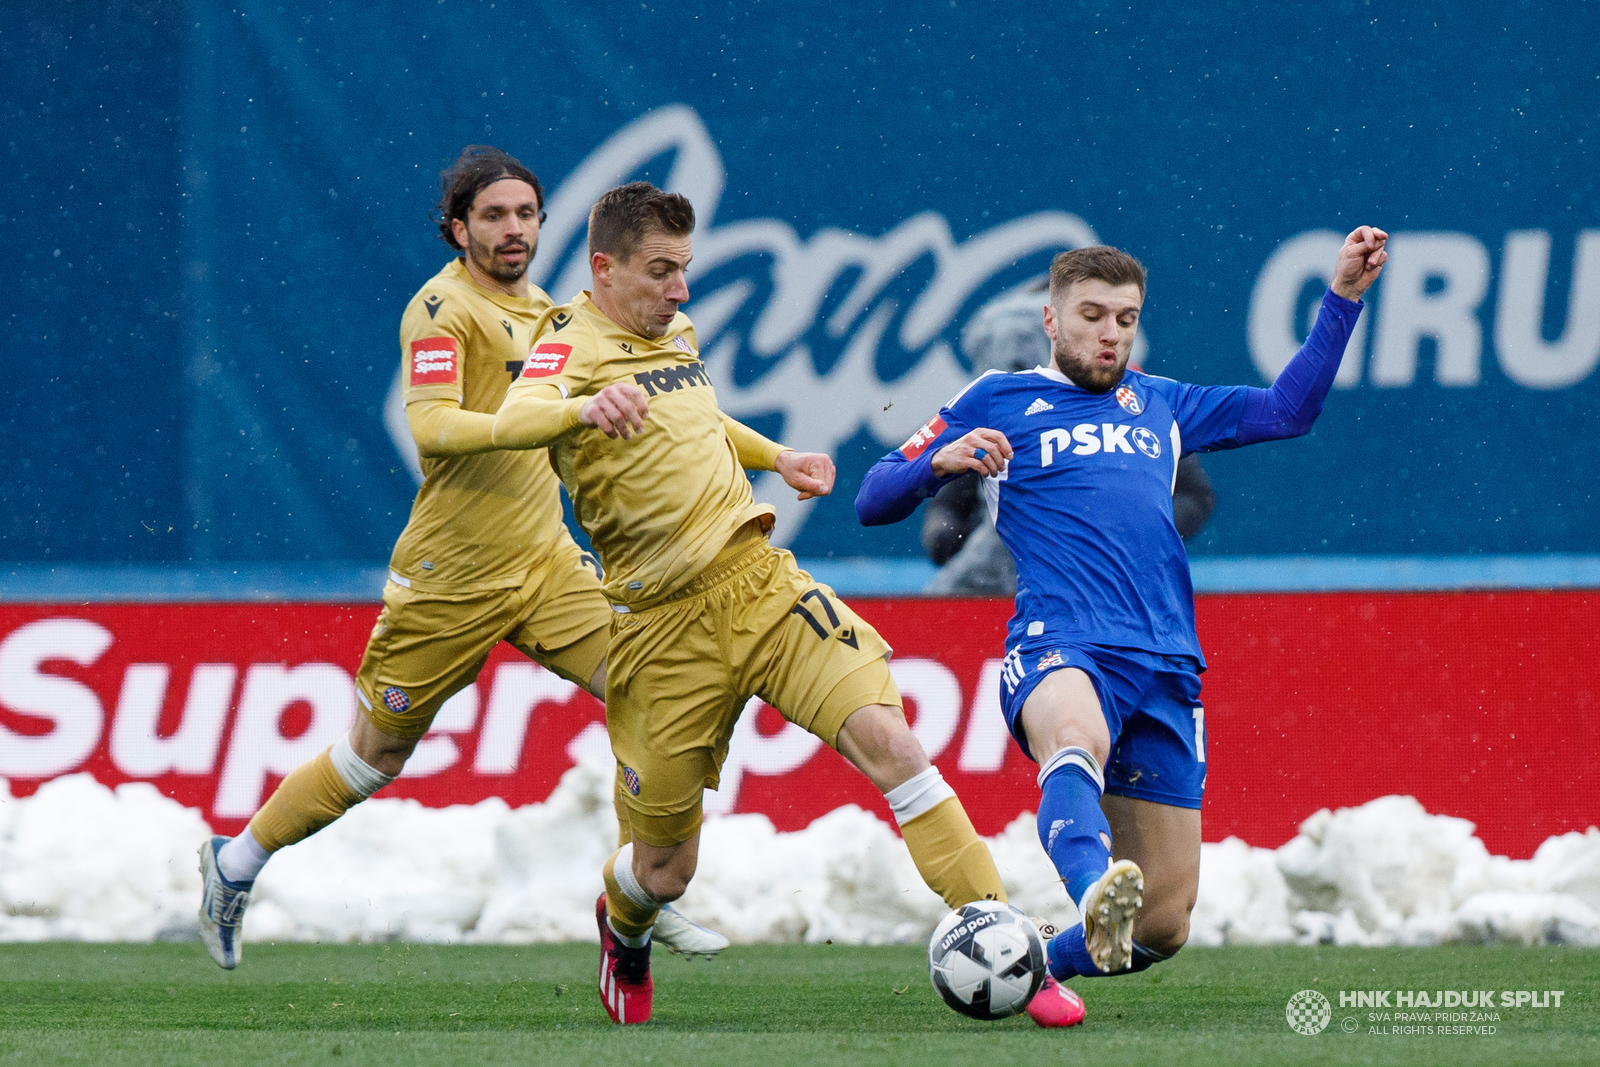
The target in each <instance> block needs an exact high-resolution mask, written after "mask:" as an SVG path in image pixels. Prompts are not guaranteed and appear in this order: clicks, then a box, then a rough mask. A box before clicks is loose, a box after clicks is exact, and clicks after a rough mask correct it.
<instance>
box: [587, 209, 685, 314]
mask: <svg viewBox="0 0 1600 1067" xmlns="http://www.w3.org/2000/svg"><path fill="white" fill-rule="evenodd" d="M693 256H694V252H693V248H692V247H691V241H690V237H689V235H688V234H684V235H683V236H682V237H674V236H673V235H671V234H668V233H661V232H659V231H651V232H649V233H647V234H645V236H644V237H643V238H641V239H640V241H639V245H638V247H637V248H635V249H634V250H633V254H632V255H630V256H629V257H628V258H627V259H625V260H624V259H618V258H615V257H613V256H606V255H605V254H604V253H601V254H600V255H598V256H596V259H600V258H601V257H603V258H604V259H605V260H606V263H605V268H604V269H605V273H606V286H607V288H608V289H609V290H610V297H611V299H610V304H611V306H612V308H613V309H615V311H616V312H617V314H618V316H620V317H619V318H618V321H617V325H619V326H621V327H623V328H624V329H627V330H629V331H631V332H633V333H636V334H638V335H639V336H640V337H660V336H662V335H663V334H665V333H666V332H667V327H669V326H671V325H672V320H673V317H674V316H676V315H677V314H678V305H679V304H682V303H683V302H685V301H686V300H688V299H689V281H688V277H687V273H688V270H689V260H690V259H692V258H693Z"/></svg>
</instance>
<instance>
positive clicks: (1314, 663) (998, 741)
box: [0, 592, 1600, 857]
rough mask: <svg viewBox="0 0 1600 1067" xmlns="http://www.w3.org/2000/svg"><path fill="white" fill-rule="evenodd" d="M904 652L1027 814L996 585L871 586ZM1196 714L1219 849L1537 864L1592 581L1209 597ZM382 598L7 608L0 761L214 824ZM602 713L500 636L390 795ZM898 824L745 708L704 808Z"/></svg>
mask: <svg viewBox="0 0 1600 1067" xmlns="http://www.w3.org/2000/svg"><path fill="white" fill-rule="evenodd" d="M851 602H852V604H853V605H854V606H855V607H856V608H857V610H858V611H860V612H861V614H862V615H863V616H864V617H866V618H867V619H868V620H869V621H871V622H872V623H873V625H875V626H877V627H878V628H879V630H880V631H881V632H882V633H883V635H884V636H885V637H886V638H887V639H888V640H889V642H890V643H891V644H892V645H893V646H894V647H895V649H896V654H895V657H894V659H893V660H892V667H893V670H894V675H895V679H896V681H897V683H898V684H899V687H900V690H901V693H902V695H903V696H904V697H905V699H906V705H907V714H908V717H909V719H910V721H911V724H912V729H913V731H914V732H915V733H916V734H917V736H918V738H919V739H920V740H921V742H922V745H923V747H924V748H925V749H926V750H927V752H928V754H929V755H930V756H931V757H933V759H934V760H935V762H936V763H937V764H938V765H939V766H940V768H941V769H942V771H943V773H944V775H945V777H946V778H947V779H948V780H949V782H950V783H951V784H952V785H953V786H954V787H955V789H956V790H957V792H958V793H959V794H960V795H961V797H962V799H963V802H964V803H965V804H966V806H967V809H968V811H969V812H970V813H971V814H972V818H973V821H974V823H975V824H976V825H977V827H978V829H979V831H980V832H982V833H985V834H993V833H996V832H998V831H999V830H1000V829H1001V828H1002V827H1004V826H1005V825H1006V824H1007V823H1009V822H1011V821H1012V820H1013V819H1015V818H1016V817H1017V816H1018V815H1019V814H1022V813H1024V812H1031V811H1033V810H1034V807H1035V805H1036V800H1037V796H1038V791H1037V788H1036V786H1035V785H1034V781H1033V777H1034V774H1035V773H1036V770H1037V769H1036V768H1035V767H1034V765H1033V764H1032V763H1030V762H1029V761H1028V760H1027V759H1026V757H1024V756H1023V755H1022V754H1021V752H1020V751H1019V750H1018V749H1017V747H1016V745H1015V744H1014V743H1013V742H1012V741H1011V739H1010V738H1009V736H1008V735H1007V733H1006V729H1005V724H1004V722H1003V721H1002V719H1001V716H1000V711H999V700H998V697H999V690H998V685H999V676H1000V668H1001V657H1002V655H1003V649H1002V646H1001V642H1002V639H1003V636H1004V623H1005V620H1006V618H1007V617H1008V616H1009V615H1010V613H1011V605H1010V603H1009V602H1006V601H1000V600H920V599H852V601H851ZM1197 609H1198V619H1199V629H1200V635H1201V640H1202V642H1203V644H1204V646H1205V648H1206V651H1207V656H1208V659H1209V661H1210V664H1211V669H1210V670H1209V671H1208V672H1207V673H1206V675H1205V691H1204V693H1203V695H1202V701H1203V707H1202V708H1198V709H1196V715H1195V729H1196V730H1197V731H1199V732H1200V733H1201V735H1202V737H1203V740H1204V743H1205V752H1206V756H1207V763H1208V782H1207V794H1206V806H1205V809H1204V820H1205V839H1206V840H1208V841H1217V840H1221V839H1223V838H1224V837H1227V836H1230V835H1231V836H1238V837H1241V838H1243V839H1244V840H1245V841H1247V842H1249V843H1250V844H1253V845H1258V846H1263V847H1277V846H1278V845H1281V844H1282V843H1283V842H1284V841H1287V840H1288V839H1289V838H1291V837H1292V836H1293V835H1294V832H1295V829H1296V827H1297V826H1298V825H1299V823H1300V821H1301V820H1302V819H1304V818H1306V817H1307V816H1309V815H1311V814H1312V813H1313V812H1315V811H1316V810H1317V809H1319V808H1322V807H1338V806H1353V805H1357V804H1361V803H1364V802H1366V801H1368V800H1371V799H1373V798H1375V797H1378V796H1384V795H1389V794H1395V793H1399V794H1410V795H1412V796H1415V797H1416V798H1417V799H1418V800H1420V801H1421V802H1422V804H1423V806H1424V807H1426V808H1427V809H1428V810H1429V811H1431V812H1434V813H1438V814H1446V815H1455V816H1460V817H1463V818H1467V819H1470V820H1472V821H1473V822H1475V823H1476V824H1477V827H1478V835H1479V837H1480V838H1481V839H1482V840H1483V841H1484V843H1485V844H1486V845H1488V847H1489V848H1490V850H1491V851H1493V852H1496V853H1500V854H1507V855H1511V856H1514V857H1518V856H1526V855H1529V854H1531V852H1532V850H1533V849H1534V848H1535V847H1537V846H1538V844H1539V843H1541V842H1542V841H1544V840H1545V839H1546V838H1547V837H1549V836H1550V835H1552V834H1557V833H1562V832H1565V831H1568V830H1583V829H1584V828H1586V827H1587V826H1590V825H1593V824H1596V823H1600V769H1597V768H1596V767H1595V765H1594V763H1593V760H1592V753H1594V752H1595V751H1597V750H1600V680H1597V679H1596V676H1595V674H1594V671H1593V668H1592V653H1593V634H1594V633H1596V632H1600V596H1597V595H1596V594H1593V593H1576V592H1574V593H1463V594H1449V595H1421V594H1398V595H1387V594H1386V595H1372V594H1307V595H1283V596H1209V597H1201V598H1199V600H1198V603H1197ZM375 617H376V608H375V607H374V606H372V605H353V606H339V605H325V604H280V605H255V604H252V605H238V604H228V605H208V604H194V605H163V606H129V605H90V606H82V607H70V606H63V605H52V606H48V607H46V606H0V777H4V778H7V779H9V781H10V788H11V790H12V792H13V794H14V795H28V794H30V793H31V792H32V791H33V790H34V789H36V788H37V787H38V785H39V784H40V783H41V782H43V781H45V780H48V779H50V778H54V777H57V776H59V775H64V774H71V773H76V772H80V771H88V772H90V773H92V774H93V775H94V776H95V777H96V778H97V779H98V780H100V781H102V782H104V783H106V784H108V785H114V784H118V783H121V782H128V781H149V782H151V783H153V784H154V785H155V786H156V787H157V788H159V789H160V790H161V791H162V792H164V793H166V794H167V795H169V796H172V797H174V798H175V799H177V800H178V801H180V802H182V803H184V804H186V805H190V806H193V807H196V808H199V809H200V810H201V811H202V812H203V813H204V814H205V816H206V818H207V819H208V820H209V821H210V822H211V824H212V825H213V826H214V827H215V828H216V829H218V830H219V831H220V832H224V833H231V832H236V831H237V829H238V828H239V827H240V826H242V825H243V823H244V820H246V819H247V818H248V817H249V815H250V814H251V813H252V812H253V811H254V810H255V809H256V807H257V806H258V805H259V804H260V803H261V802H262V800H264V799H265V797H266V796H267V794H268V792H269V791H270V790H271V789H272V788H273V787H274V786H275V785H276V783H277V782H278V780H279V779H280V778H281V777H282V776H283V775H284V774H286V773H287V772H288V771H290V770H292V769H293V768H294V767H296V766H298V765H299V764H300V763H302V762H304V761H305V760H307V759H309V758H311V757H312V756H314V755H315V754H316V753H317V752H318V751H320V750H321V749H322V748H323V747H325V746H326V745H328V744H331V743H332V742H333V741H334V740H335V739H336V738H337V737H338V736H339V735H340V734H341V733H343V732H344V731H345V730H346V729H347V728H348V726H349V724H350V722H351V721H352V718H353V716H354V715H355V713H356V702H355V696H354V690H353V687H352V684H351V677H352V674H353V672H354V670H355V667H356V664H357V662H358V661H359V659H360V655H361V649H362V647H363V645H364V643H365V640H366V636H367V633H368V631H369V630H370V628H371V626H372V622H373V620H374V618H375ZM603 720H604V713H603V710H602V708H601V706H600V704H599V703H598V702H597V701H595V700H594V699H592V698H591V697H589V696H588V695H586V694H584V693H582V692H581V691H579V690H578V689H577V688H576V687H575V686H573V685H572V684H571V683H569V682H566V681H564V680H562V679H560V678H558V677H556V676H555V675H553V674H551V673H549V672H547V671H545V670H543V669H542V668H539V667H538V666H536V665H535V664H533V663H531V662H529V661H528V660H526V659H524V658H523V657H522V656H521V655H520V654H518V653H516V652H515V651H514V650H512V649H511V648H509V647H508V646H505V645H501V646H500V647H499V648H498V649H497V650H496V652H495V653H494V654H493V655H492V656H491V657H490V660H489V663H488V666H487V667H486V668H485V669H484V671H483V673H482V675H481V676H480V679H479V681H478V683H477V684H476V685H473V686H471V687H469V688H467V689H465V690H463V691H462V692H461V693H460V694H458V695H457V696H456V697H454V698H452V700H451V701H450V702H449V703H447V704H446V706H445V707H444V709H443V710H442V711H441V713H440V714H439V716H438V718H437V720H436V721H435V723H434V728H433V731H432V732H431V733H430V734H429V735H428V736H427V737H426V738H425V739H423V741H422V742H421V743H420V744H419V746H418V748H417V751H416V753H415V754H414V755H413V756H412V758H411V761H410V763H409V764H408V765H407V768H406V771H405V774H404V776H403V777H402V778H401V779H400V780H399V781H397V782H396V783H395V784H394V785H392V786H390V787H388V788H387V789H386V790H385V791H384V792H383V793H382V794H380V795H382V796H400V797H415V798H416V799H418V800H420V801H421V802H423V803H424V804H427V805H429V806H443V805H447V804H455V803H472V802H475V801H478V800H482V799H484V798H486V797H491V796H498V797H502V798H504V799H505V800H506V801H507V802H508V803H510V804H512V805H513V806H516V805H521V804H528V803H533V802H536V801H540V800H543V799H544V798H545V797H547V796H548V795H549V793H550V792H551V790H552V789H553V788H554V787H555V785H556V782H557V781H558V780H559V778H560V776H561V775H562V773H563V772H565V771H566V770H567V769H568V768H569V767H571V766H572V765H573V764H574V763H575V762H578V761H579V760H580V759H602V760H603V759H606V758H608V757H609V746H608V744H607V741H606V736H605V730H604V723H603ZM850 803H854V804H859V805H861V806H863V807H866V808H868V809H869V810H873V811H876V812H877V813H878V814H879V815H880V817H882V818H883V819H884V820H885V821H886V822H887V821H890V818H889V812H888V809H887V807H886V806H885V805H884V804H883V801H882V798H881V797H879V796H878V795H877V793H876V791H875V790H874V789H873V788H872V787H871V785H870V784H869V783H868V782H867V781H866V780H865V779H864V778H863V777H862V776H861V775H859V774H858V773H857V772H856V771H855V770H854V769H852V768H850V767H849V766H848V765H847V764H846V763H845V762H844V761H843V760H842V759H841V758H840V757H838V756H837V755H836V754H835V753H833V752H832V751H830V750H828V749H826V748H825V747H824V746H823V745H822V743H821V742H820V741H819V740H817V739H816V738H815V737H812V736H811V735H810V734H807V733H805V732H804V731H802V730H800V729H799V728H798V727H795V726H793V725H791V724H788V723H785V722H784V721H783V720H782V719H781V717H779V716H778V714H777V713H776V712H775V711H773V710H772V709H770V708H766V707H764V706H762V705H761V703H760V701H752V703H751V705H750V706H749V707H748V708H747V709H746V712H745V714H744V715H743V716H742V717H741V719H740V721H739V725H738V728H737V730H736V733H735V736H734V741H733V744H732V746H731V751H730V754H729V758H728V761H727V764H726V765H725V767H724V769H723V774H722V784H721V788H720V789H719V790H718V791H716V792H708V793H707V794H706V809H707V811H708V812H709V813H711V814H713V815H716V814H726V813H729V812H760V813H763V814H765V815H767V816H768V817H769V818H771V819H772V821H773V822H774V824H775V825H777V827H778V828H779V829H784V830H793V829H799V828H802V827H804V826H806V825H808V824H809V823H810V822H811V821H812V820H813V819H815V818H816V817H818V816H820V815H822V814H825V813H826V812H828V811H831V810H833V809H834V808H836V807H839V806H840V805H843V804H850Z"/></svg>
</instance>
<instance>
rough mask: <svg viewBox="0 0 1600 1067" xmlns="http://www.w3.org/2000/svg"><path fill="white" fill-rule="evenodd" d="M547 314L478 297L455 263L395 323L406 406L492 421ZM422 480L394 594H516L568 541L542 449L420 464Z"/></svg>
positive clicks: (532, 305)
mask: <svg viewBox="0 0 1600 1067" xmlns="http://www.w3.org/2000/svg"><path fill="white" fill-rule="evenodd" d="M549 307H550V298H549V296H547V295H546V294H545V292H544V291H543V290H542V289H539V288H537V287H531V288H530V293H529V295H528V296H527V297H525V298H518V297H514V296H507V295H506V294H504V293H497V292H494V291H492V290H489V289H484V288H482V287H481V286H479V285H478V284H477V283H475V282H474V281H473V280H472V276H471V275H469V274H468V273H467V268H466V264H465V263H463V262H462V261H461V260H460V259H455V260H452V261H451V262H450V265H449V266H447V267H445V268H444V269H443V270H441V271H440V272H439V273H438V274H436V275H434V276H433V277H432V278H430V279H429V280H428V283H427V284H426V285H424V286H423V287H422V288H421V289H420V290H419V291H418V292H417V295H416V296H414V297H412V298H411V303H409V304H407V305H406V310H405V314H404V315H403V316H402V317H401V319H400V359H401V372H402V374H403V376H404V383H405V400H406V403H408V404H410V403H412V402H414V401H418V400H428V399H434V398H444V399H454V400H459V401H460V402H461V407H462V410H464V411H477V412H483V413H485V414H490V415H492V414H494V412H495V411H496V410H497V409H498V408H499V407H500V402H501V401H502V400H503V399H505V395H506V387H507V386H509V385H510V384H511V382H512V380H513V379H514V378H515V376H516V375H517V373H519V372H520V371H521V370H522V367H523V363H524V361H525V359H526V357H527V355H528V347H529V344H530V342H531V340H532V338H533V328H534V325H535V323H536V322H537V321H538V319H539V316H540V314H541V313H542V312H544V311H545V310H546V309H547V308H549ZM422 473H423V483H422V488H421V490H419V491H418V493H417V499H416V502H415V503H414V504H412V506H411V521H410V522H408V523H407V524H406V528H405V532H403V533H402V534H401V535H400V540H399V541H398V542H396V544H395V546H394V555H393V556H392V557H391V558H390V561H389V567H390V569H391V570H392V571H393V572H394V575H395V577H396V578H397V580H400V582H401V584H408V583H409V585H410V586H411V587H412V588H415V589H419V590H423V591H425V592H435V593H468V592H478V591H482V590H485V589H501V588H506V587H510V586H519V585H521V584H522V582H523V580H524V579H525V578H526V577H527V574H528V572H529V570H531V569H532V568H533V566H534V565H535V564H537V563H538V562H539V560H540V559H542V558H543V556H544V554H545V553H546V552H547V551H548V549H549V547H550V546H551V544H552V543H553V542H554V541H555V540H557V539H558V538H562V537H567V536H570V535H568V534H567V532H566V527H565V526H564V525H563V524H562V521H561V498H560V494H559V491H558V490H557V488H556V478H555V473H554V471H552V470H551V469H550V460H549V457H548V456H547V455H546V454H545V453H544V452H543V451H542V450H537V451H530V452H500V451H495V452H484V453H480V454H477V455H470V456H432V457H427V456H425V457H423V459H422Z"/></svg>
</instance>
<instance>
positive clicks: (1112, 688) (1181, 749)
mask: <svg viewBox="0 0 1600 1067" xmlns="http://www.w3.org/2000/svg"><path fill="white" fill-rule="evenodd" d="M1199 666H1200V665H1199V663H1197V662H1195V660H1194V659H1193V658H1192V657H1189V656H1163V655H1160V654H1159V653H1155V652H1142V651H1139V650H1138V649H1132V648H1108V647H1106V646H1103V645H1064V644H1062V643H1061V642H1060V640H1059V639H1058V638H1052V637H1050V636H1048V635H1042V636H1039V637H1030V638H1024V639H1023V641H1022V642H1021V643H1020V644H1017V645H1014V646H1012V647H1011V648H1008V649H1007V650H1006V658H1005V660H1004V662H1003V664H1002V667H1001V671H1000V710H1001V712H1002V713H1003V714H1004V715H1005V717H1006V726H1007V728H1008V729H1010V731H1011V736H1012V737H1014V738H1016V739H1017V744H1018V745H1021V746H1022V751H1023V753H1024V754H1025V755H1027V757H1028V758H1029V759H1033V753H1031V752H1029V751H1028V739H1027V738H1026V737H1025V736H1024V735H1023V732H1022V724H1021V722H1020V721H1019V719H1020V717H1021V715H1022V705H1023V704H1024V703H1025V702H1026V701H1027V699H1028V695H1029V694H1030V693H1032V692H1033V689H1034V687H1035V686H1037V685H1038V684H1039V683H1040V682H1041V681H1042V680H1043V679H1044V676H1045V675H1047V674H1049V673H1050V672H1051V671H1058V670H1061V669H1063V668H1066V667H1076V668H1077V669H1078V670H1080V671H1083V672H1084V673H1085V674H1087V675H1088V676H1089V680H1090V681H1091V682H1093V683H1094V691H1095V693H1096V695H1098V696H1099V698H1100V710H1101V711H1102V712H1103V713H1104V714H1105V717H1106V725H1107V726H1108V727H1110V729H1111V757H1110V758H1109V759H1108V760H1107V761H1106V766H1105V774H1106V792H1107V793H1110V794H1111V795H1113V796H1119V797H1133V798H1134V799H1136V800H1149V801H1153V802H1155V803H1157V804H1170V805H1172V806H1174V807H1179V808H1198V807H1199V806H1200V799H1201V797H1202V796H1203V795H1204V794H1205V788H1206V747H1205V745H1206V742H1205V712H1204V710H1203V709H1202V708H1201V706H1200V675H1199V672H1198V669H1197V668H1198V667H1199Z"/></svg>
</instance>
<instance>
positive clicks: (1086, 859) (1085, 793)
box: [1039, 748, 1111, 904]
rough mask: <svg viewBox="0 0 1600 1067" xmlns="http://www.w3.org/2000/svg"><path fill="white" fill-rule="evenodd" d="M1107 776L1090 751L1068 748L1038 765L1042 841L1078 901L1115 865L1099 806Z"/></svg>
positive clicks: (1040, 833) (1108, 834)
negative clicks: (1096, 880)
mask: <svg viewBox="0 0 1600 1067" xmlns="http://www.w3.org/2000/svg"><path fill="white" fill-rule="evenodd" d="M1104 788H1105V780H1104V778H1103V777H1102V776H1101V774H1100V765H1099V763H1097V762H1096V761H1095V758H1094V757H1093V756H1092V755H1090V754H1089V752H1088V751H1087V750H1086V749H1081V748H1064V749H1062V750H1061V751H1060V752H1057V753H1056V754H1055V755H1054V756H1052V757H1050V761H1049V762H1048V763H1046V764H1045V765H1044V766H1043V767H1041V768H1040V769H1039V791H1040V793H1041V794H1042V795H1041V796H1040V798H1039V843H1040V844H1042V845H1043V846H1044V850H1045V853H1046V854H1047V855H1048V856H1049V857H1050V862H1051V863H1053V864H1055V867H1056V873H1057V874H1059V875H1061V881H1062V883H1063V884H1064V885H1065V886H1066V887H1067V894H1068V895H1069V896H1071V897H1072V902H1073V903H1074V904H1076V903H1078V902H1079V901H1081V900H1082V899H1083V895H1084V894H1085V893H1087V892H1088V891H1089V887H1090V886H1092V885H1094V883H1095V879H1097V878H1099V877H1100V876H1101V875H1102V874H1105V873H1106V868H1107V867H1109V866H1111V824H1110V823H1108V822H1106V817H1105V815H1104V813H1102V812H1101V810H1100V794H1101V792H1102V791H1103V790H1104Z"/></svg>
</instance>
